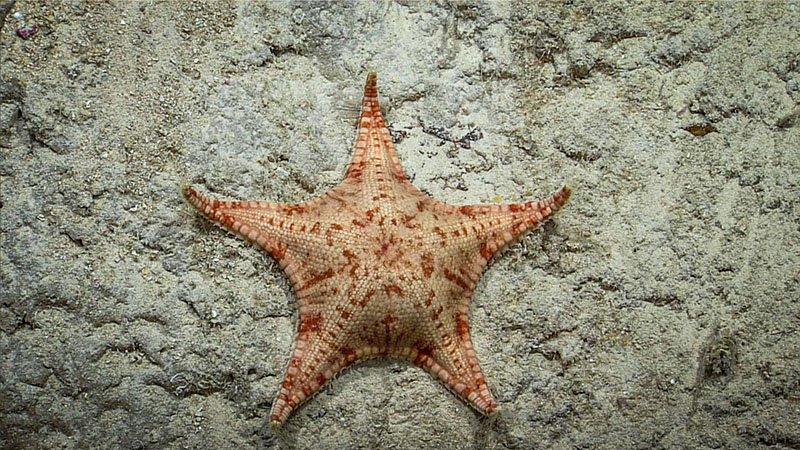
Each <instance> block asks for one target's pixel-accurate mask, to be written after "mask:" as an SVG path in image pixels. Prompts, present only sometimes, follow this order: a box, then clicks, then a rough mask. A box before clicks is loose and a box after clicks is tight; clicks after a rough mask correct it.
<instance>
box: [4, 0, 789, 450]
mask: <svg viewBox="0 0 800 450" xmlns="http://www.w3.org/2000/svg"><path fill="white" fill-rule="evenodd" d="M8 5H9V3H8V2H3V3H2V5H0V6H2V8H0V11H4V12H5V14H6V16H5V18H4V22H2V35H1V36H0V202H1V203H0V433H1V434H0V439H1V440H0V443H2V445H3V446H21V447H33V446H45V447H61V448H72V447H74V448H78V447H87V446H90V445H99V446H101V447H103V446H122V447H128V448H136V447H141V448H144V447H148V448H151V447H165V446H167V447H184V446H186V447H195V448H197V447H222V446H231V445H240V446H242V447H267V448H269V447H279V446H283V447H288V446H297V447H301V448H303V447H310V446H314V447H317V448H319V447H346V448H357V447H367V446H384V447H389V448H414V447H433V446H434V445H436V446H439V447H443V448H470V447H480V448H530V447H576V446H578V447H598V446H600V447H622V448H630V447H650V446H661V447H729V448H730V447H759V446H760V447H777V448H781V447H797V446H800V422H798V419H797V417H798V402H799V401H800V397H798V394H797V392H800V385H799V384H800V381H798V380H800V363H798V362H797V361H798V356H800V355H798V350H797V349H798V348H800V342H798V341H800V338H799V337H798V336H799V334H798V329H799V328H800V314H799V313H798V310H799V309H800V305H798V300H797V299H798V298H800V288H799V287H798V285H799V284H800V279H799V278H800V277H798V275H797V273H798V270H797V268H798V267H799V266H800V256H798V251H797V249H798V248H800V223H798V222H800V219H799V218H798V217H800V198H799V197H800V195H798V183H799V182H800V150H799V149H800V136H799V134H800V128H799V126H800V120H798V119H800V107H799V106H798V103H799V102H800V60H799V59H798V58H800V56H798V52H797V45H796V36H797V35H798V34H800V29H798V26H797V24H798V23H800V8H799V7H798V6H797V4H796V3H769V4H737V3H734V2H730V3H713V4H712V3H699V4H689V3H682V4H671V5H649V4H646V5H641V6H631V5H629V4H628V3H619V4H617V3H611V2H585V3H578V4H577V5H576V3H575V2H573V6H570V7H568V6H559V5H549V4H526V5H515V4H514V3H511V2H507V3H503V2H485V3H484V2H461V3H458V4H456V5H449V4H439V5H427V4H420V3H417V2H405V1H403V2H366V3H336V4H328V3H321V4H315V3H308V2H297V3H280V4H268V5H262V4H255V3H241V4H239V3H225V2H175V3H172V2H164V3H150V2H138V3H127V2H121V3H120V4H119V5H117V6H115V7H114V6H110V5H108V4H105V3H90V4H84V3H79V2H71V3H51V2H45V1H41V2H25V3H22V2H17V3H14V4H11V6H10V7H8ZM17 12H19V13H20V14H17V15H16V16H15V13H17ZM32 24H36V25H37V27H36V30H35V32H34V33H33V35H31V36H29V37H28V38H27V39H23V38H21V37H20V36H18V35H17V34H16V33H15V30H16V29H17V28H20V27H25V26H30V25H32ZM367 68H375V69H377V70H378V71H379V73H380V79H381V95H382V99H381V101H382V105H383V106H384V110H385V116H386V120H387V123H388V124H389V125H390V126H391V129H392V131H393V133H394V136H395V139H396V141H397V142H396V148H397V151H398V154H399V157H400V159H401V162H402V164H403V168H404V169H405V171H406V173H407V174H408V175H409V177H410V178H411V179H412V181H413V183H414V184H415V185H416V186H417V187H419V188H420V189H422V190H423V191H425V192H428V193H430V194H431V195H432V196H434V197H435V198H437V199H438V200H441V201H446V202H448V203H453V204H471V203H493V202H502V203H508V202H517V201H523V200H526V199H527V200H530V199H534V198H541V197H544V196H546V195H547V194H549V193H550V192H552V191H554V190H555V189H556V188H557V187H559V186H560V185H562V184H563V183H564V182H570V183H571V185H572V186H573V187H574V188H575V193H574V194H573V197H572V199H571V201H570V204H569V208H566V209H565V210H564V211H563V212H562V213H561V214H560V215H559V216H558V217H557V219H556V220H555V221H554V222H551V223H549V224H548V225H546V226H544V227H542V228H541V229H540V230H538V231H537V232H535V233H533V234H532V235H531V236H529V237H527V238H526V239H525V240H523V241H522V243H520V244H518V245H516V246H514V247H512V248H511V249H510V250H509V251H507V252H506V253H505V254H504V255H503V256H502V257H501V258H499V259H498V260H497V261H495V262H494V264H493V265H491V266H490V267H489V269H488V270H487V271H486V272H485V274H484V276H483V278H482V279H481V281H480V283H479V285H478V287H477V289H476V292H475V295H474V299H473V302H472V307H471V315H472V319H471V323H472V339H473V343H474V344H475V347H476V352H477V354H478V357H479V359H480V362H481V366H482V368H483V370H484V373H485V375H486V377H487V379H488V381H489V385H490V386H491V387H492V389H493V393H494V395H495V398H496V399H497V400H498V402H499V403H500V404H501V407H502V408H503V413H502V414H501V415H500V417H498V418H497V419H494V420H491V421H487V420H485V419H481V418H480V417H479V416H478V415H477V413H475V412H474V411H472V410H471V409H470V408H469V407H467V406H465V405H464V403H463V402H462V401H461V400H459V399H458V398H456V397H454V396H453V395H451V394H450V393H449V392H447V390H446V389H445V388H444V387H442V386H441V384H439V383H438V382H436V380H434V379H432V377H431V376H430V375H429V374H427V373H425V372H424V371H423V370H421V369H419V368H416V367H414V366H413V365H411V364H409V363H407V362H403V361H397V360H375V361H370V362H367V363H364V364H360V365H358V366H356V367H355V368H353V369H351V370H350V371H348V372H347V373H346V374H345V376H342V377H339V378H337V379H336V380H334V381H333V382H332V383H330V384H329V385H328V387H327V388H325V389H323V392H322V393H320V394H319V395H318V396H316V397H315V398H314V399H313V400H311V401H309V402H307V403H306V404H305V405H304V406H303V407H301V408H300V409H299V410H298V411H297V412H296V413H295V414H294V415H293V416H292V418H291V419H290V420H289V421H288V422H287V424H286V426H285V427H284V428H283V429H282V430H281V431H280V432H278V433H277V434H273V433H272V432H271V431H270V430H269V428H268V427H267V418H268V413H269V407H270V402H271V400H272V398H273V397H274V395H275V392H276V391H277V389H278V383H279V380H280V376H281V374H282V373H283V370H284V367H285V364H286V362H287V360H288V358H289V355H290V350H291V342H292V337H293V333H294V329H295V317H296V308H295V305H294V299H293V295H292V293H291V291H290V289H289V286H288V283H287V281H286V279H285V278H284V275H283V274H282V273H281V271H280V270H279V268H278V267H277V264H275V263H274V262H273V261H272V260H270V259H269V258H268V257H266V256H264V255H263V254H262V253H261V252H259V251H258V250H256V249H254V248H253V247H251V246H249V245H248V244H246V243H244V242H241V241H239V240H238V239H236V238H234V237H233V236H226V235H224V234H223V233H222V232H221V231H219V230H218V229H216V228H214V227H213V226H210V225H208V224H206V223H205V222H204V221H203V220H202V219H201V218H198V217H197V216H196V215H195V214H194V213H193V212H192V211H191V210H190V208H189V206H188V205H186V204H185V203H184V201H183V199H182V198H181V195H180V185H181V184H182V183H183V182H185V181H191V182H193V183H195V184H204V185H205V186H207V187H208V188H209V189H216V190H217V191H213V192H212V193H213V194H215V195H217V196H219V197H230V198H247V199H252V198H263V199H265V200H272V201H279V202H287V203H288V202H300V201H305V200H308V199H311V198H313V197H315V196H318V195H319V194H321V193H323V192H325V191H326V190H328V189H329V188H331V187H332V186H334V185H336V184H337V183H338V182H339V181H340V179H341V177H342V175H343V174H344V170H345V168H346V165H347V163H348V161H349V157H350V154H351V151H352V144H353V139H354V136H355V123H356V120H357V118H358V112H357V110H358V106H359V100H360V90H361V88H362V83H363V77H364V74H365V73H366V69H367ZM516 116H521V117H523V118H524V120H522V121H520V120H516V119H514V118H515V117H516ZM34 443H35V444H34Z"/></svg>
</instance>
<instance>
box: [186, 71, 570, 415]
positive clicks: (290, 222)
mask: <svg viewBox="0 0 800 450" xmlns="http://www.w3.org/2000/svg"><path fill="white" fill-rule="evenodd" d="M376 82H377V75H376V74H375V72H370V73H369V74H368V75H367V82H366V86H365V88H364V99H363V102H362V108H361V118H360V120H359V128H358V137H357V138H356V142H355V152H354V154H353V158H352V160H351V162H350V166H349V167H348V169H347V173H346V174H345V178H344V181H342V183H341V184H340V185H339V186H337V187H335V188H333V189H331V190H330V191H328V192H326V193H325V194H323V195H322V196H321V197H319V198H317V199H315V200H312V201H310V202H306V203H301V204H280V203H268V202H255V201H250V202H224V201H218V200H212V199H209V198H206V197H204V196H202V195H200V194H199V193H197V191H195V190H194V189H193V188H191V187H188V186H187V187H185V188H184V189H183V195H184V196H185V197H186V199H187V200H188V201H189V203H191V204H192V205H193V206H194V207H195V208H197V209H198V210H199V211H200V212H201V213H203V214H204V215H205V216H206V217H208V218H209V219H211V220H213V221H214V222H216V223H217V224H219V225H220V226H222V227H223V228H225V229H226V230H229V231H231V232H233V233H235V234H236V235H238V236H240V237H241V238H243V239H245V240H247V241H248V242H251V243H253V244H255V245H256V246H258V247H260V248H261V249H263V250H264V251H266V252H267V253H269V254H270V255H272V256H273V257H274V258H275V259H276V260H277V261H278V263H279V264H280V266H281V267H282V268H283V270H284V271H285V272H286V275H287V276H288V277H289V280H290V282H291V284H292V287H293V288H294V292H295V294H296V297H297V305H298V310H299V321H298V326H297V336H296V338H295V347H294V351H293V352H292V356H291V358H290V360H289V366H288V368H287V369H286V373H285V374H284V377H283V381H282V382H281V384H280V391H279V392H278V396H277V398H276V399H275V401H274V403H273V405H272V412H271V414H270V422H271V424H272V425H273V426H280V425H282V424H283V423H284V422H285V421H286V419H287V418H288V417H289V415H290V414H291V413H292V411H294V410H295V409H296V408H297V407H298V405H300V404H301V403H302V402H303V401H304V400H306V399H307V398H308V397H310V396H312V395H313V394H314V393H315V392H317V391H318V390H319V388H320V387H321V386H322V385H323V384H325V383H326V382H327V381H328V380H330V379H331V378H333V377H334V375H335V374H336V373H337V372H339V371H341V370H342V369H344V368H346V367H348V366H351V365H352V364H354V363H355V362H357V361H360V360H363V359H367V358H373V357H380V356H390V357H397V358H405V359H408V360H411V361H413V362H414V364H416V365H418V366H420V367H422V368H423V369H425V370H427V371H428V372H430V373H431V374H432V375H433V376H434V377H436V378H437V379H439V380H440V381H441V382H442V383H443V384H444V385H445V386H447V387H448V388H449V389H450V390H451V391H452V392H454V393H455V394H456V395H458V396H459V397H461V398H462V399H463V400H464V401H466V402H467V403H469V404H470V405H472V406H473V407H474V408H475V409H476V410H478V411H479V412H481V413H482V414H485V415H490V414H492V413H493V412H494V411H495V410H496V409H497V407H498V405H497V402H495V400H494V399H493V398H492V394H491V393H490V392H489V388H488V386H487V384H486V380H485V379H484V376H483V373H482V372H481V369H480V366H479V364H478V359H477V358H476V356H475V352H474V350H473V347H472V342H471V339H470V334H469V324H468V317H469V302H470V299H471V298H472V292H473V289H474V288H475V284H476V282H477V280H478V277H479V276H480V274H481V272H482V271H483V269H484V267H486V265H487V264H488V262H489V261H490V260H491V259H492V258H493V257H495V256H496V255H498V254H499V253H500V252H502V251H503V250H504V249H505V248H506V247H508V246H509V245H510V244H512V243H514V242H517V241H518V240H519V239H521V238H522V237H523V236H524V235H525V234H526V233H528V232H530V231H531V230H533V229H535V228H536V227H537V226H538V225H539V224H541V223H542V222H544V221H546V220H547V219H549V218H550V217H551V216H552V215H553V214H554V213H555V212H556V211H557V210H558V209H559V208H561V207H562V206H563V205H564V203H565V202H566V201H567V199H568V198H569V196H570V189H569V188H568V187H564V188H562V189H561V190H559V191H558V192H556V193H555V194H554V195H553V196H552V197H550V198H548V199H545V200H541V201H537V202H527V203H520V204H512V205H475V206H460V207H459V206H452V205H447V204H445V203H441V202H438V201H436V200H434V199H432V198H430V197H428V196H427V195H425V194H424V193H422V192H421V191H420V190H419V189H417V188H415V187H414V186H413V185H412V184H411V183H410V182H409V181H408V179H407V178H406V176H405V175H404V174H403V169H402V168H401V167H400V162H399V160H398V159H397V154H396V153H395V150H394V146H393V145H392V141H391V137H390V136H389V131H388V130H387V129H386V125H385V124H384V121H383V116H382V115H381V112H380V107H379V106H378V91H377V85H376Z"/></svg>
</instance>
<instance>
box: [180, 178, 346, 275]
mask: <svg viewBox="0 0 800 450" xmlns="http://www.w3.org/2000/svg"><path fill="white" fill-rule="evenodd" d="M183 195H184V197H185V198H186V200H187V201H188V202H189V203H190V204H191V205H192V206H194V207H195V208H196V209H197V210H198V211H199V212H201V213H202V214H203V215H204V216H206V217H207V218H209V219H211V220H212V221H213V222H214V223H216V224H217V225H219V226H220V227H222V228H223V229H225V230H227V231H230V232H231V233H233V234H235V235H237V236H239V237H240V238H242V239H244V240H245V241H247V242H250V243H252V244H253V245H255V246H257V247H259V248H261V249H262V250H264V251H265V252H267V253H268V254H270V255H271V256H272V257H273V258H274V259H275V260H276V261H277V262H278V264H279V265H280V267H281V268H282V269H283V270H284V272H286V275H287V276H288V277H289V281H290V282H291V283H292V286H293V287H295V289H297V288H298V287H302V286H303V285H305V284H307V283H309V282H311V281H313V280H314V279H315V278H317V279H318V278H319V277H320V276H324V275H321V274H324V273H326V272H327V268H328V267H330V265H331V264H337V263H342V264H343V263H345V262H346V261H345V260H344V259H342V260H341V261H328V260H327V259H328V256H327V254H326V255H324V256H320V255H319V254H318V253H320V252H325V249H328V248H332V247H335V246H337V245H340V246H341V245H347V244H349V243H352V242H355V241H357V240H358V239H361V238H362V236H361V235H360V234H359V232H358V230H357V229H353V227H348V226H347V224H342V223H339V222H338V221H336V220H335V219H332V218H330V217H326V216H320V215H319V214H317V213H316V211H317V210H318V209H319V208H318V206H319V204H320V203H324V202H325V201H331V200H330V198H329V197H328V196H322V197H320V198H317V199H315V200H313V201H311V202H308V203H301V204H284V203H270V202H260V201H221V200H216V199H210V198H208V197H205V196H203V195H202V194H200V193H198V192H197V191H195V190H194V189H193V188H192V187H189V186H186V187H184V189H183ZM301 261H303V263H302V265H301V263H300V262H301Z"/></svg>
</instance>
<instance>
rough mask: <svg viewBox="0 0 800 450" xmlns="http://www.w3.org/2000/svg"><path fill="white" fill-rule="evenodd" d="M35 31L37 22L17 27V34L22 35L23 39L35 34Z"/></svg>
mask: <svg viewBox="0 0 800 450" xmlns="http://www.w3.org/2000/svg"><path fill="white" fill-rule="evenodd" d="M35 32H36V24H33V25H29V26H27V27H19V28H17V36H19V37H21V38H22V39H28V38H29V37H31V36H33V33H35Z"/></svg>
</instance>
